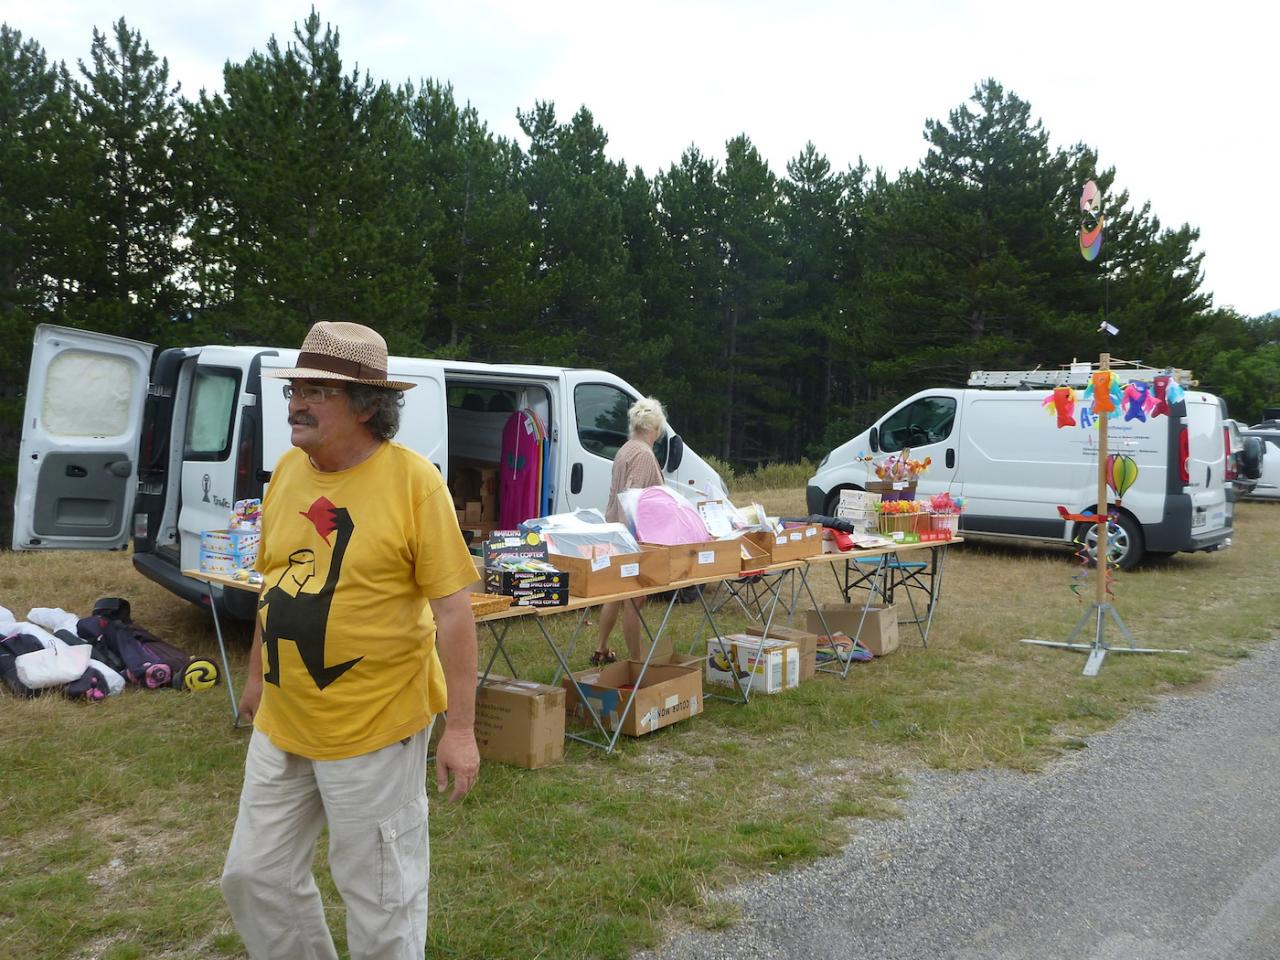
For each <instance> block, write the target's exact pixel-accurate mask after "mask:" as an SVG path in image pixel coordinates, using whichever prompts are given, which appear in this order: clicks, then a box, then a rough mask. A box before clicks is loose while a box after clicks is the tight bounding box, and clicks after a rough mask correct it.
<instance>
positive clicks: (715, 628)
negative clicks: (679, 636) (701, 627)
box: [695, 584, 747, 703]
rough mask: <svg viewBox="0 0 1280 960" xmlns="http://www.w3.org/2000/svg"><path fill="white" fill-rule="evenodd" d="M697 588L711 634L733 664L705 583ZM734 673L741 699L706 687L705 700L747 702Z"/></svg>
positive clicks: (708, 638) (709, 638)
mask: <svg viewBox="0 0 1280 960" xmlns="http://www.w3.org/2000/svg"><path fill="white" fill-rule="evenodd" d="M717 586H718V585H717ZM695 589H696V590H697V591H698V600H699V602H700V603H701V604H702V614H703V618H704V619H705V620H706V621H707V625H708V626H710V627H711V636H712V637H715V642H716V646H718V647H719V648H720V654H721V656H723V657H724V660H725V663H728V664H729V665H730V666H732V665H733V658H732V656H730V654H729V648H728V647H727V646H726V645H725V642H724V633H723V632H721V630H720V625H719V624H717V623H716V621H715V618H714V617H713V616H712V615H711V607H710V606H708V604H707V600H706V597H704V596H703V594H702V590H703V585H702V584H699V585H698V586H697V587H696V588H695ZM710 642H711V637H707V643H710ZM707 652H708V654H710V650H709V649H708V651H707ZM732 675H733V686H734V689H735V690H737V692H738V697H739V699H734V698H732V697H726V696H723V695H721V694H718V693H707V691H706V690H705V689H704V690H703V691H702V697H703V699H704V700H705V699H708V698H714V699H716V700H724V701H727V702H728V703H746V702H747V695H746V693H745V692H744V691H743V689H742V682H741V681H740V680H739V679H738V671H737V670H733V671H732Z"/></svg>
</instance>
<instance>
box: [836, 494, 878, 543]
mask: <svg viewBox="0 0 1280 960" xmlns="http://www.w3.org/2000/svg"><path fill="white" fill-rule="evenodd" d="M879 505H880V494H878V493H867V492H866V491H863V490H841V491H840V503H839V504H837V506H836V516H837V517H838V518H840V519H841V520H848V521H849V522H850V523H852V524H853V525H854V526H856V527H857V529H858V531H859V532H860V533H877V532H879V529H880V515H879V512H878V511H877V509H876V508H877V507H878V506H879Z"/></svg>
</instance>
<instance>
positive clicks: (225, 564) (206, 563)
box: [200, 550, 258, 577]
mask: <svg viewBox="0 0 1280 960" xmlns="http://www.w3.org/2000/svg"><path fill="white" fill-rule="evenodd" d="M257 562H258V558H257V557H256V556H253V557H233V556H231V555H229V554H225V553H210V552H209V551H208V550H201V551H200V572H201V573H219V574H222V575H223V576H225V577H229V576H231V574H233V573H235V572H236V571H237V570H252V569H253V565H254V564H255V563H257Z"/></svg>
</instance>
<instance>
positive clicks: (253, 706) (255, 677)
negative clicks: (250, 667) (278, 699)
mask: <svg viewBox="0 0 1280 960" xmlns="http://www.w3.org/2000/svg"><path fill="white" fill-rule="evenodd" d="M261 702H262V674H261V672H259V673H257V674H254V673H253V672H252V671H250V673H249V677H248V679H246V680H245V682H244V689H243V690H241V691H240V705H239V707H238V708H237V709H239V711H240V716H239V718H238V722H239V723H253V718H254V717H255V716H257V713H258V704H260V703H261Z"/></svg>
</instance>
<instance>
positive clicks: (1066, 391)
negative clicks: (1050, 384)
mask: <svg viewBox="0 0 1280 960" xmlns="http://www.w3.org/2000/svg"><path fill="white" fill-rule="evenodd" d="M1044 406H1046V407H1049V406H1052V407H1053V410H1054V412H1055V413H1056V414H1057V415H1058V429H1059V430H1061V429H1062V428H1063V427H1074V426H1075V425H1076V420H1075V417H1074V416H1073V414H1074V413H1075V412H1076V392H1075V391H1074V390H1073V389H1071V388H1070V387H1054V388H1053V393H1052V394H1051V395H1050V396H1048V397H1045V399H1044Z"/></svg>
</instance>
